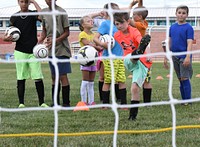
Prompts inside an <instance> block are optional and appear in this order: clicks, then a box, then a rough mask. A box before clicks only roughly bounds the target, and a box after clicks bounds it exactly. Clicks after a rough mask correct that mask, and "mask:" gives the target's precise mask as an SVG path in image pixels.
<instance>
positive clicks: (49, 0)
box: [45, 0, 56, 8]
mask: <svg viewBox="0 0 200 147" xmlns="http://www.w3.org/2000/svg"><path fill="white" fill-rule="evenodd" d="M51 1H53V0H45V2H46V4H47V5H48V6H49V7H50V8H51ZM54 1H55V2H56V0H54Z"/></svg>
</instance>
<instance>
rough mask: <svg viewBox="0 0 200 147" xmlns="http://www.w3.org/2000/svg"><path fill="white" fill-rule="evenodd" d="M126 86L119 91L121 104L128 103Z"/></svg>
mask: <svg viewBox="0 0 200 147" xmlns="http://www.w3.org/2000/svg"><path fill="white" fill-rule="evenodd" d="M126 93H127V92H126V88H124V89H119V91H118V95H119V99H120V100H121V104H122V105H123V104H127V99H126Z"/></svg>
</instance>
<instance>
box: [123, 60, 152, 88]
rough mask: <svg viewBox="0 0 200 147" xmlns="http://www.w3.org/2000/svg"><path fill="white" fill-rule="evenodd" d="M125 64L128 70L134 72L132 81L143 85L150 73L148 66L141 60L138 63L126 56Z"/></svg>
mask: <svg viewBox="0 0 200 147" xmlns="http://www.w3.org/2000/svg"><path fill="white" fill-rule="evenodd" d="M124 65H125V67H126V69H127V70H129V71H130V72H132V74H133V77H132V83H137V85H138V86H139V87H142V85H143V83H144V81H145V79H146V77H147V73H148V68H147V67H146V66H144V64H143V63H142V62H140V60H138V61H137V62H136V63H132V62H131V60H130V59H128V58H124Z"/></svg>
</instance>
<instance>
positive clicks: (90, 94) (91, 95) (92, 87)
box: [87, 82, 94, 104]
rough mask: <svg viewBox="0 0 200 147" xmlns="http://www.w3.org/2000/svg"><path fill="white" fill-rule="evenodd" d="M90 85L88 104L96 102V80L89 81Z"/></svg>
mask: <svg viewBox="0 0 200 147" xmlns="http://www.w3.org/2000/svg"><path fill="white" fill-rule="evenodd" d="M88 85H89V86H88V91H87V92H88V104H92V103H93V102H94V82H89V83H88Z"/></svg>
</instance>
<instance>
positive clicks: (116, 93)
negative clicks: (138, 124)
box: [115, 84, 121, 102]
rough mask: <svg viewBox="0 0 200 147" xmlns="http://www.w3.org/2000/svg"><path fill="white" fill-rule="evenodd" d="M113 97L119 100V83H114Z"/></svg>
mask: <svg viewBox="0 0 200 147" xmlns="http://www.w3.org/2000/svg"><path fill="white" fill-rule="evenodd" d="M115 97H116V101H117V102H120V100H121V99H120V98H121V97H120V94H119V84H115Z"/></svg>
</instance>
